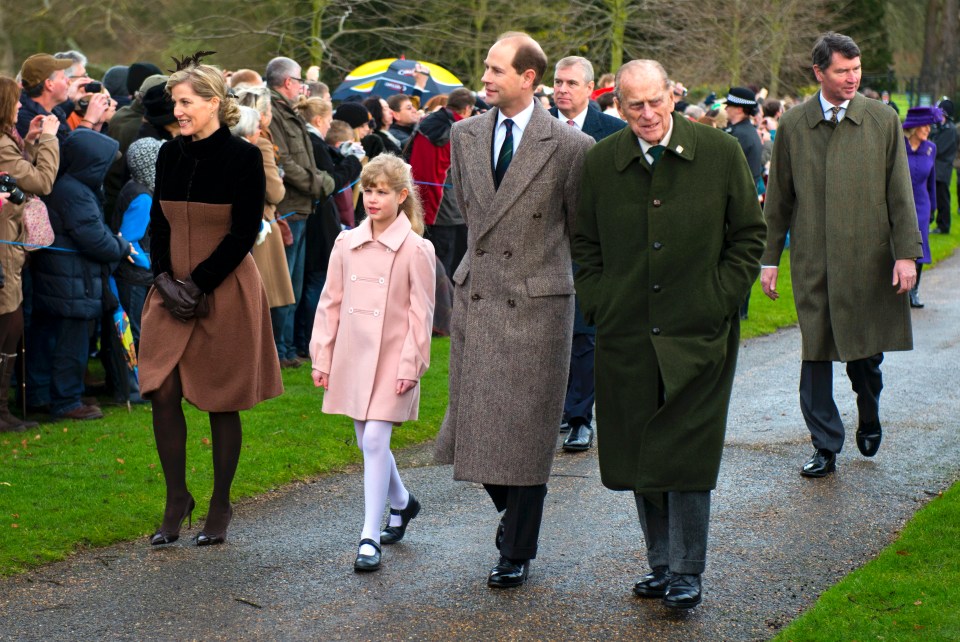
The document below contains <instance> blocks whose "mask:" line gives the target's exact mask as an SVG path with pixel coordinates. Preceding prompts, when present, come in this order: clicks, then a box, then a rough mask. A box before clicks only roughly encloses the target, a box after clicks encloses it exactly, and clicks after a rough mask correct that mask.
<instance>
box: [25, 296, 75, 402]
mask: <svg viewBox="0 0 960 642" xmlns="http://www.w3.org/2000/svg"><path fill="white" fill-rule="evenodd" d="M89 328H90V322H89V321H87V320H86V319H69V318H66V317H55V316H51V315H47V314H43V313H38V312H36V311H35V312H34V314H33V318H32V319H31V324H30V334H28V335H27V341H28V345H29V346H30V347H31V348H32V349H28V350H27V403H28V404H29V405H32V406H40V405H45V404H50V412H51V414H54V415H59V414H63V413H66V412H70V411H71V410H75V409H76V408H79V407H80V406H81V405H83V404H82V403H81V401H80V397H81V396H82V395H83V373H84V372H86V370H87V359H88V358H89V356H90V355H89V347H90V344H89V340H88V337H89V336H90V332H89Z"/></svg>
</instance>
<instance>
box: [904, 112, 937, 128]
mask: <svg viewBox="0 0 960 642" xmlns="http://www.w3.org/2000/svg"><path fill="white" fill-rule="evenodd" d="M942 120H943V112H942V111H940V109H939V108H937V107H911V108H910V109H909V111H907V119H906V120H905V121H903V128H904V129H913V128H914V127H921V126H923V125H936V124H937V123H939V122H941V121H942Z"/></svg>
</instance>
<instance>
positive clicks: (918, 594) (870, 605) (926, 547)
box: [775, 485, 960, 642]
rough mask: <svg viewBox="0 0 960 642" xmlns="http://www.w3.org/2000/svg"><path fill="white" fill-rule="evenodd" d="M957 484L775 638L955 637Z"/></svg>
mask: <svg viewBox="0 0 960 642" xmlns="http://www.w3.org/2000/svg"><path fill="white" fill-rule="evenodd" d="M957 542H960V485H955V486H954V487H953V488H951V489H950V490H949V491H947V492H946V493H945V494H944V495H943V496H942V497H940V498H938V499H935V500H934V501H932V502H930V503H929V504H927V506H925V507H924V508H923V509H921V510H920V511H919V512H917V514H916V515H915V516H914V517H913V519H912V520H910V522H909V523H908V524H907V526H906V528H904V530H903V533H902V534H901V535H900V537H899V539H898V540H897V541H896V542H895V543H894V544H893V545H891V546H889V547H888V548H886V549H885V550H884V551H883V552H882V553H880V555H879V556H878V557H877V558H876V559H875V560H873V561H872V562H870V563H869V564H868V565H866V566H865V567H863V568H862V569H860V570H858V571H856V572H854V573H852V574H850V575H848V576H847V577H846V578H844V579H843V580H842V581H841V582H840V583H839V584H837V585H836V586H834V587H832V588H831V589H829V590H828V591H826V592H825V593H824V594H823V595H821V596H820V599H819V600H818V601H817V604H816V606H814V607H813V608H812V609H811V610H810V611H808V612H807V613H805V614H804V615H803V616H801V617H800V618H799V619H797V620H795V621H794V622H793V623H791V624H790V625H789V626H787V627H786V628H785V629H784V630H783V631H781V632H780V634H779V635H778V636H777V637H776V638H775V640H776V641H778V642H806V641H810V642H822V641H824V640H923V641H932V640H958V639H960V609H958V608H957V593H958V591H957V580H958V578H960V555H958V554H957Z"/></svg>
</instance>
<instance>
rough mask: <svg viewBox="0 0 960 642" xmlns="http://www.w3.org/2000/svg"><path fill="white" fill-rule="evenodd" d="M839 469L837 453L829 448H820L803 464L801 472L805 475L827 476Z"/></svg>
mask: <svg viewBox="0 0 960 642" xmlns="http://www.w3.org/2000/svg"><path fill="white" fill-rule="evenodd" d="M836 469H837V455H836V453H832V452H830V451H829V450H824V449H823V448H818V449H817V451H816V452H815V453H813V457H811V458H810V461H808V462H807V463H805V464H804V465H803V468H801V469H800V474H801V475H803V476H804V477H826V476H827V475H829V474H830V473H832V472H833V471H835V470H836Z"/></svg>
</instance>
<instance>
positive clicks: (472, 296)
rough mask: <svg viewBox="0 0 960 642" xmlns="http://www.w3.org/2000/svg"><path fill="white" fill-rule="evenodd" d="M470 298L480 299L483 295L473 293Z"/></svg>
mask: <svg viewBox="0 0 960 642" xmlns="http://www.w3.org/2000/svg"><path fill="white" fill-rule="evenodd" d="M470 298H471V299H473V300H474V301H479V300H480V299H482V298H483V297H481V296H480V295H479V294H473V295H471V296H470Z"/></svg>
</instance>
